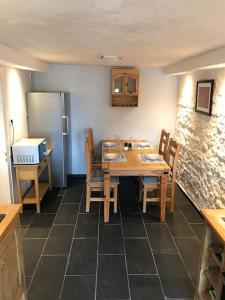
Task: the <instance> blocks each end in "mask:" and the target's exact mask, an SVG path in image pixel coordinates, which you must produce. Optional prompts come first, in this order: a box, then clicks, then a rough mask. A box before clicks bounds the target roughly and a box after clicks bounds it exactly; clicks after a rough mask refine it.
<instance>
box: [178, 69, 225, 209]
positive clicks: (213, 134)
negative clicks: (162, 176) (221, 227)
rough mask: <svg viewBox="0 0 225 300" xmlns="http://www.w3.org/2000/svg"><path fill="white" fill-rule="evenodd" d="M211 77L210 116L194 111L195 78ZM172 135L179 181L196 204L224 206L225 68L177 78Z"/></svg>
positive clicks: (198, 205) (197, 72) (200, 206)
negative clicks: (178, 146)
mask: <svg viewBox="0 0 225 300" xmlns="http://www.w3.org/2000/svg"><path fill="white" fill-rule="evenodd" d="M205 79H214V80H215V89H214V96H213V110H212V116H211V117H210V116H206V115H203V114H200V113H196V112H195V97H196V84H197V80H205ZM175 137H176V139H177V141H179V142H180V143H181V151H180V156H179V162H178V171H177V172H178V173H177V178H178V181H179V182H180V183H181V184H182V186H183V187H184V189H185V190H186V192H187V193H188V194H189V196H190V197H191V198H192V200H193V201H194V203H195V204H196V206H197V207H199V208H202V207H208V208H212V207H222V206H223V205H224V206H225V196H224V195H225V69H217V70H208V71H196V72H193V73H192V74H188V75H184V76H182V77H181V78H180V85H179V98H178V108H177V119H176V132H175Z"/></svg>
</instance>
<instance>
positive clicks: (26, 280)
mask: <svg viewBox="0 0 225 300" xmlns="http://www.w3.org/2000/svg"><path fill="white" fill-rule="evenodd" d="M31 279H32V276H26V277H25V285H26V290H28V287H29V285H30V283H31Z"/></svg>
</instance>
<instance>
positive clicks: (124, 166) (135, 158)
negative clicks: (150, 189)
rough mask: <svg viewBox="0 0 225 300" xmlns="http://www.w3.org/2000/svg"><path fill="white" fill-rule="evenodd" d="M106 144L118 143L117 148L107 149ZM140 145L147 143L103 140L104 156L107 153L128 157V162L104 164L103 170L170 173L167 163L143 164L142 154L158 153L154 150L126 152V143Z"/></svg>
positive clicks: (142, 149)
mask: <svg viewBox="0 0 225 300" xmlns="http://www.w3.org/2000/svg"><path fill="white" fill-rule="evenodd" d="M105 142H113V143H117V144H118V147H117V148H105V147H104V146H103V145H104V143H105ZM125 142H128V143H132V144H135V143H138V142H146V140H103V141H102V155H104V154H105V153H123V154H124V155H125V157H126V162H115V161H109V162H102V168H103V170H109V171H110V170H114V171H116V170H118V171H123V170H124V171H129V170H130V171H140V172H142V171H143V172H148V171H158V172H161V173H162V172H168V171H169V170H170V167H169V166H168V164H167V163H166V162H165V161H162V162H143V161H141V160H140V155H141V154H151V153H154V154H156V153H157V151H156V150H155V149H154V148H153V147H152V148H150V149H149V148H148V149H147V148H141V149H140V148H133V149H132V150H124V143H125Z"/></svg>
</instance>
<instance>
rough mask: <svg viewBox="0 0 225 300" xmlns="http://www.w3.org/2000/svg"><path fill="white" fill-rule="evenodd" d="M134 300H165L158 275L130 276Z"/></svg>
mask: <svg viewBox="0 0 225 300" xmlns="http://www.w3.org/2000/svg"><path fill="white" fill-rule="evenodd" d="M129 282H130V293H131V299H132V300H164V296H163V292H162V288H161V286H160V281H159V278H158V276H156V275H138V276H137V275H129Z"/></svg>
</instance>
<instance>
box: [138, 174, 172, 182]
mask: <svg viewBox="0 0 225 300" xmlns="http://www.w3.org/2000/svg"><path fill="white" fill-rule="evenodd" d="M141 181H142V183H143V184H157V183H160V177H157V176H142V177H141ZM171 181H172V178H171V176H169V175H168V176H167V184H169V183H171Z"/></svg>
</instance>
